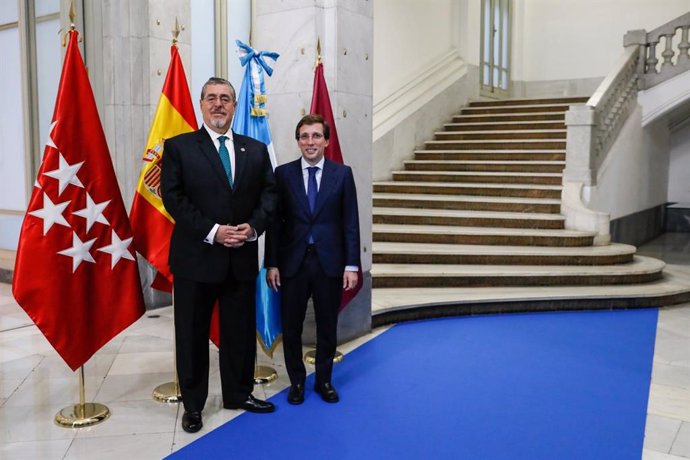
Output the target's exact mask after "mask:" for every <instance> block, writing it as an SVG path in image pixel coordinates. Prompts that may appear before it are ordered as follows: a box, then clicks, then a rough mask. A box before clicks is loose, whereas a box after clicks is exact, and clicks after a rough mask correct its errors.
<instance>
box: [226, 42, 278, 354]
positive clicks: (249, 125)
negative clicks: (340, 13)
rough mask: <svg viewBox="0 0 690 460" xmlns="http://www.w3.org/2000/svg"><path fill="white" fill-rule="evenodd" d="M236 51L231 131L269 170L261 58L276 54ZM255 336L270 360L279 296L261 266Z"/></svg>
mask: <svg viewBox="0 0 690 460" xmlns="http://www.w3.org/2000/svg"><path fill="white" fill-rule="evenodd" d="M235 43H236V44H237V46H238V47H239V51H240V63H241V64H242V65H243V66H244V67H245V71H244V78H243V79H242V87H241V88H240V93H239V95H238V97H237V109H236V110H235V117H234V118H233V120H232V130H233V132H235V133H237V134H242V135H245V136H249V137H252V138H254V139H256V140H259V141H261V142H263V143H264V144H266V145H267V147H268V154H269V156H270V158H271V164H272V165H273V169H275V167H276V155H275V151H274V149H273V141H272V140H271V130H270V128H269V126H268V116H267V115H268V114H267V112H266V86H265V84H264V73H266V74H268V76H269V77H270V76H271V74H272V73H273V69H272V68H271V66H269V65H268V63H266V61H265V58H269V59H272V60H274V61H275V60H276V59H278V56H279V55H278V53H274V52H271V51H256V50H255V49H253V48H251V47H250V46H248V45H246V44H244V43H242V42H241V41H240V40H236V41H235ZM259 250H260V258H263V238H261V242H260V244H259ZM256 333H257V337H258V339H259V344H260V345H261V348H263V350H264V352H265V353H266V354H267V355H268V356H270V357H273V351H274V350H275V347H276V346H277V345H278V343H279V341H280V335H281V326H280V296H279V295H278V293H276V292H275V291H273V290H272V289H271V288H270V287H269V286H268V284H267V283H266V267H264V264H263V263H262V264H261V270H260V271H259V276H258V277H257V278H256Z"/></svg>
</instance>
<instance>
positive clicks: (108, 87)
mask: <svg viewBox="0 0 690 460" xmlns="http://www.w3.org/2000/svg"><path fill="white" fill-rule="evenodd" d="M85 13H86V14H88V18H89V20H88V21H87V27H88V28H87V30H86V31H85V32H86V33H85V41H86V60H87V66H88V67H89V72H90V74H91V81H92V82H94V94H95V96H96V100H97V102H98V105H99V109H100V111H101V112H100V114H101V121H102V123H103V128H104V130H105V135H106V139H107V141H108V147H109V150H110V155H111V157H112V160H113V166H114V167H115V172H116V174H117V178H118V182H119V185H120V191H121V192H122V198H123V200H124V203H125V207H126V208H127V209H129V208H130V206H131V204H132V199H133V196H134V190H135V188H136V183H137V180H138V178H139V173H140V171H141V158H142V154H143V149H144V147H145V145H146V140H147V137H148V132H149V129H150V127H151V122H152V119H153V115H154V113H155V110H156V106H157V104H158V99H159V98H160V95H161V90H162V88H163V82H164V81H165V76H166V73H167V70H168V65H169V63H170V46H171V44H172V38H173V36H172V32H171V31H172V29H173V28H174V26H175V18H176V17H177V18H179V22H180V25H181V27H183V30H182V32H181V33H180V35H179V37H178V47H179V50H180V55H181V57H182V60H183V64H184V66H185V68H187V69H189V65H190V62H191V46H190V40H191V34H190V31H189V30H188V27H187V26H188V23H189V18H190V15H191V8H190V2H189V0H167V1H165V2H163V1H160V0H148V1H133V0H110V1H104V2H89V3H88V9H87V11H85ZM140 271H141V274H142V285H143V286H144V294H145V300H146V303H147V305H148V306H149V307H153V306H162V305H170V303H171V299H170V296H169V295H168V294H165V293H160V292H158V291H152V290H151V289H149V288H148V286H149V285H150V283H151V280H152V277H153V271H152V270H151V269H150V268H148V266H147V264H146V263H144V262H141V263H140Z"/></svg>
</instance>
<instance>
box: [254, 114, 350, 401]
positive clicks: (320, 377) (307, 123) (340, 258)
mask: <svg viewBox="0 0 690 460" xmlns="http://www.w3.org/2000/svg"><path fill="white" fill-rule="evenodd" d="M329 135H330V131H329V126H328V124H327V123H326V122H325V121H324V119H323V117H322V116H321V115H307V116H305V117H303V118H302V119H301V120H300V121H299V123H298V124H297V128H296V129H295V138H296V139H297V146H298V148H299V149H300V151H301V152H302V157H301V158H300V159H298V160H295V161H292V162H290V163H287V164H284V165H282V166H279V167H278V168H276V170H275V175H276V185H277V190H278V203H277V206H276V212H275V215H274V218H273V220H272V223H271V225H270V227H269V229H268V232H267V236H266V266H267V267H268V271H267V275H266V279H267V281H268V284H269V285H270V286H271V288H273V289H275V290H278V288H279V287H280V291H281V309H282V318H283V350H284V352H285V365H286V367H287V372H288V376H289V377H290V383H291V386H290V391H289V393H288V402H289V403H290V404H301V403H302V402H303V401H304V381H305V378H306V370H305V367H304V363H303V362H302V324H303V322H304V316H305V312H306V309H307V301H308V300H309V297H312V298H313V301H314V314H315V317H316V386H315V390H316V392H317V393H319V394H320V395H321V398H322V399H323V400H324V401H326V402H331V403H335V402H338V400H339V397H338V393H337V391H336V389H335V387H334V386H333V384H332V382H331V374H332V371H333V357H334V356H335V352H336V345H337V337H336V333H337V326H338V308H339V306H340V301H341V297H342V292H343V289H345V290H350V289H353V288H355V286H356V285H357V276H358V275H357V271H358V268H359V265H360V252H359V215H358V211H357V191H356V190H355V181H354V178H353V176H352V170H351V169H350V167H349V166H345V165H341V164H338V163H334V162H332V161H330V160H326V159H325V158H324V151H325V148H326V147H327V146H328V138H329Z"/></svg>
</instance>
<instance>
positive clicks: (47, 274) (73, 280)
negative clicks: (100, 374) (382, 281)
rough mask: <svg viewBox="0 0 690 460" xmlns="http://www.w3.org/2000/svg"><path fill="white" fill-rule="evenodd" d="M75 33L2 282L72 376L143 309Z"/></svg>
mask: <svg viewBox="0 0 690 460" xmlns="http://www.w3.org/2000/svg"><path fill="white" fill-rule="evenodd" d="M77 36H78V33H77V32H76V31H70V32H69V42H68V45H67V52H66V54H65V61H64V64H63V67H62V75H61V77H60V85H59V87H58V93H57V98H56V101H55V110H54V112H53V120H52V125H51V127H50V136H49V140H48V142H47V144H46V147H45V151H44V155H43V161H42V163H41V167H40V169H39V171H38V175H37V177H36V182H35V184H34V189H33V193H32V195H31V200H30V202H29V207H28V209H27V213H26V216H25V217H24V223H23V224H22V230H21V234H20V238H19V247H18V249H17V261H16V264H15V269H14V282H13V285H12V292H13V294H14V297H15V298H16V300H17V302H18V303H19V305H21V307H22V308H23V309H24V310H25V311H26V313H27V314H28V315H29V316H30V317H31V319H32V320H33V321H34V323H36V326H38V328H39V329H40V330H41V332H42V333H43V335H45V336H46V338H47V339H48V341H49V342H50V344H51V345H52V346H53V347H54V348H55V350H57V352H58V353H59V354H60V356H62V358H63V359H64V360H65V362H66V363H67V364H68V365H69V366H70V367H71V368H72V369H73V370H74V369H77V368H78V367H80V366H82V365H83V364H84V363H85V362H86V361H87V360H88V359H89V358H90V357H91V356H92V355H93V354H94V353H95V352H96V351H97V350H98V349H99V348H101V347H102V346H103V345H105V344H106V343H107V342H108V341H109V340H110V339H112V338H113V337H115V336H116V335H117V334H118V333H120V332H121V331H122V330H123V329H125V328H126V327H127V326H129V325H130V324H132V323H133V322H134V321H136V320H137V319H138V318H139V317H140V316H141V315H142V314H143V313H144V302H143V299H142V294H141V285H140V280H139V271H138V269H137V262H136V258H135V256H134V250H133V248H132V244H131V243H132V230H131V227H130V223H129V220H128V218H127V212H126V210H125V207H124V204H123V202H122V195H121V194H120V188H119V186H118V184H117V179H116V177H115V172H114V170H113V165H112V161H111V159H110V153H109V152H108V146H107V144H106V141H105V135H104V133H103V128H102V126H101V122H100V118H99V116H98V111H97V110H96V102H95V100H94V97H93V92H92V91H91V85H90V84H89V79H88V76H87V74H86V68H85V67H84V61H83V60H82V58H81V54H80V53H79V47H78V46H77Z"/></svg>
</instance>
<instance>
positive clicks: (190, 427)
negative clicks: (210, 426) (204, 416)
mask: <svg viewBox="0 0 690 460" xmlns="http://www.w3.org/2000/svg"><path fill="white" fill-rule="evenodd" d="M202 426H204V423H203V422H202V421H201V412H199V411H191V412H187V411H185V412H184V414H182V429H183V430H185V431H186V432H187V433H196V432H197V431H199V430H200V429H201V427H202Z"/></svg>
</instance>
